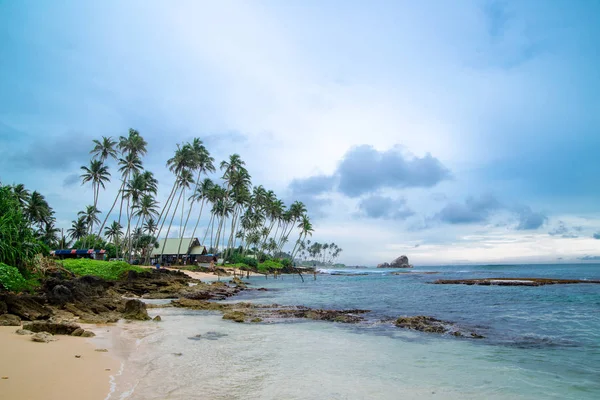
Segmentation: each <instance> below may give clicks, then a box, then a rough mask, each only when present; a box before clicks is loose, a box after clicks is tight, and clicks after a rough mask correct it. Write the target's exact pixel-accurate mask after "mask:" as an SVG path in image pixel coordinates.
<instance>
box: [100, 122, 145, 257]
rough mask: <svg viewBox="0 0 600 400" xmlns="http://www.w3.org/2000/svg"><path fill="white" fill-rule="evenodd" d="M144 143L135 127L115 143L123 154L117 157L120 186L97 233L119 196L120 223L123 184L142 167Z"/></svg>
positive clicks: (102, 226) (102, 227)
mask: <svg viewBox="0 0 600 400" xmlns="http://www.w3.org/2000/svg"><path fill="white" fill-rule="evenodd" d="M146 145H147V143H146V141H145V140H144V138H142V136H141V135H140V134H139V132H138V131H136V130H135V129H129V136H128V137H124V136H121V137H120V138H119V144H118V145H117V147H118V149H119V151H120V152H121V155H122V156H123V157H121V158H120V159H119V165H120V166H121V167H120V168H119V171H120V172H121V187H120V188H119V190H118V191H117V195H116V196H115V201H114V202H113V205H112V206H111V208H110V210H109V211H108V213H107V214H106V217H105V218H104V221H103V222H102V225H101V226H100V229H99V230H98V235H100V234H101V233H102V229H104V226H105V225H106V222H107V221H108V218H109V217H110V214H111V213H112V211H113V210H114V208H115V206H116V204H117V201H119V198H121V207H120V210H119V223H121V215H122V212H123V200H124V197H123V189H124V188H125V184H126V183H127V181H128V180H129V175H130V174H131V173H132V172H133V171H138V172H139V171H140V170H141V169H142V161H141V159H140V156H141V155H144V154H146ZM113 146H114V145H113ZM113 148H114V147H113ZM117 254H118V249H117Z"/></svg>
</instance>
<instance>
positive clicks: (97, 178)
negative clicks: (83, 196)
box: [81, 160, 110, 234]
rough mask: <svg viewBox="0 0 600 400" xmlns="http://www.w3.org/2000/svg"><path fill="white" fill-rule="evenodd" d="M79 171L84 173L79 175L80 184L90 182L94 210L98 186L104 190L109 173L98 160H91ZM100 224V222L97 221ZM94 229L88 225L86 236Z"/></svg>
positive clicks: (108, 180)
mask: <svg viewBox="0 0 600 400" xmlns="http://www.w3.org/2000/svg"><path fill="white" fill-rule="evenodd" d="M81 169H82V170H83V171H84V173H83V174H82V175H81V179H82V182H81V184H82V185H83V184H85V183H87V182H92V191H93V198H94V203H93V206H94V208H96V207H97V205H98V193H99V192H100V186H102V189H105V188H106V186H105V185H104V184H105V183H106V182H110V172H108V167H107V166H105V165H104V164H103V162H102V161H100V160H91V161H90V166H89V167H86V166H82V167H81ZM98 222H100V221H98ZM93 229H94V224H93V223H92V224H89V225H88V234H91V233H92V231H93Z"/></svg>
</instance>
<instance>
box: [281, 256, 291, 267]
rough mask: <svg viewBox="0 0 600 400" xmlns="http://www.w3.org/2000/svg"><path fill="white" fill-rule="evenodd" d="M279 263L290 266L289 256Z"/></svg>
mask: <svg viewBox="0 0 600 400" xmlns="http://www.w3.org/2000/svg"><path fill="white" fill-rule="evenodd" d="M281 265H283V266H284V267H286V268H287V267H291V266H292V260H290V259H289V258H284V259H283V260H281Z"/></svg>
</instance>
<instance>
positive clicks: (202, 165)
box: [177, 138, 216, 259]
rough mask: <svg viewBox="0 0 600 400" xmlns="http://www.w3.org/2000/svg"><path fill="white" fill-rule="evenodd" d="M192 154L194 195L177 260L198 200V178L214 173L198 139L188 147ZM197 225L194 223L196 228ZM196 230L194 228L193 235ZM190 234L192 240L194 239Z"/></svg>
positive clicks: (206, 153) (181, 237) (205, 150)
mask: <svg viewBox="0 0 600 400" xmlns="http://www.w3.org/2000/svg"><path fill="white" fill-rule="evenodd" d="M190 147H191V150H192V154H193V155H194V158H195V163H194V165H193V167H194V169H195V170H196V171H197V174H198V176H197V178H196V185H195V187H194V194H193V195H192V196H191V197H190V209H189V211H188V215H187V218H186V220H185V224H183V228H182V229H181V232H180V235H179V236H180V239H179V247H178V249H177V258H178V259H179V253H180V252H181V244H182V243H183V236H184V232H185V229H186V228H187V224H188V221H189V220H190V216H191V215H192V210H193V209H194V203H196V202H197V200H198V199H196V198H194V196H195V194H196V193H197V192H198V188H199V185H200V177H201V175H202V174H207V173H208V172H215V171H216V170H215V166H214V164H213V163H214V161H215V159H214V158H212V157H211V156H210V153H209V152H208V150H207V149H206V148H205V147H204V146H203V145H202V141H201V140H200V139H198V138H196V139H194V140H193V141H192V143H191V145H190ZM200 214H202V209H201V210H200ZM198 221H200V217H198ZM197 226H198V223H196V227H197ZM195 232H196V229H195V228H194V234H195ZM194 234H192V238H193V237H194Z"/></svg>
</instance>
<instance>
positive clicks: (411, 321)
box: [395, 315, 449, 333]
mask: <svg viewBox="0 0 600 400" xmlns="http://www.w3.org/2000/svg"><path fill="white" fill-rule="evenodd" d="M447 324H449V322H446V321H441V320H439V319H435V318H433V317H427V316H425V315H417V316H416V317H400V318H398V319H397V320H396V322H395V325H396V326H398V327H400V328H406V329H413V330H416V331H421V332H431V333H446V332H448V331H449V329H448V328H446V326H445V325H447Z"/></svg>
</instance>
